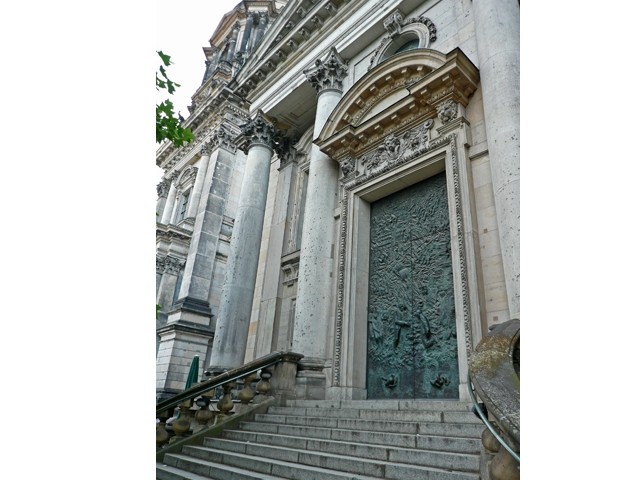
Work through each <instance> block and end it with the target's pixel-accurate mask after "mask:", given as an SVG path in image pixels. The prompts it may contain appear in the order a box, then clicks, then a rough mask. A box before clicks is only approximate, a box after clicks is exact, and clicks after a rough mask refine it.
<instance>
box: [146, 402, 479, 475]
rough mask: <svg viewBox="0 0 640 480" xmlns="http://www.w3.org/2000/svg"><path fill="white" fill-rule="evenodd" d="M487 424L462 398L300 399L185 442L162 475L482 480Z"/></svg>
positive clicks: (159, 466)
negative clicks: (212, 434) (194, 443)
mask: <svg viewBox="0 0 640 480" xmlns="http://www.w3.org/2000/svg"><path fill="white" fill-rule="evenodd" d="M483 429H484V425H483V424H482V423H481V422H480V420H478V418H477V417H476V416H475V415H474V414H473V413H472V412H471V411H470V408H469V406H468V405H467V404H465V403H461V402H457V401H426V400H422V401H419V400H417V401H410V400H358V401H329V400H296V401H292V402H289V403H288V406H286V407H275V406H272V407H269V410H268V413H266V414H258V415H256V417H255V420H254V421H252V422H243V423H241V424H240V428H239V429H237V430H226V431H225V432H224V434H223V436H222V437H221V438H207V439H205V441H204V445H203V446H185V447H184V448H183V450H182V453H181V454H166V455H165V457H164V463H158V464H157V465H156V478H157V479H159V480H205V479H217V480H245V479H246V480H249V479H251V480H255V479H262V480H281V479H296V480H345V479H353V480H356V479H357V480H373V479H377V480H380V479H402V480H410V479H425V480H467V479H468V480H471V479H473V480H478V479H479V478H480V474H479V468H480V465H479V463H480V449H481V447H482V445H481V441H480V436H481V433H482V430H483Z"/></svg>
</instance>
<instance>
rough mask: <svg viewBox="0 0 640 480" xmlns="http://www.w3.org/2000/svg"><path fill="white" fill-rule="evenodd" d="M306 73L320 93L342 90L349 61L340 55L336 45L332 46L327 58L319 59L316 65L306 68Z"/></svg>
mask: <svg viewBox="0 0 640 480" xmlns="http://www.w3.org/2000/svg"><path fill="white" fill-rule="evenodd" d="M304 74H305V75H306V76H307V80H309V82H310V83H311V85H313V87H314V88H315V89H316V91H317V92H318V93H320V92H322V91H324V90H339V91H340V92H342V80H343V79H344V77H346V76H347V62H346V61H344V60H343V59H342V57H340V55H339V54H338V51H337V50H336V48H335V47H331V50H330V51H329V55H328V56H327V58H325V59H324V60H320V59H317V60H316V64H315V66H313V67H311V68H309V69H308V70H304Z"/></svg>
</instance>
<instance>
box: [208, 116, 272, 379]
mask: <svg viewBox="0 0 640 480" xmlns="http://www.w3.org/2000/svg"><path fill="white" fill-rule="evenodd" d="M276 135H277V131H276V129H275V127H274V126H273V124H272V123H271V122H270V121H269V120H268V119H267V118H266V116H265V115H264V114H263V113H262V112H261V111H259V112H258V115H257V116H256V117H255V118H254V119H253V120H252V121H251V122H249V123H248V124H247V125H245V126H244V127H243V136H244V139H245V144H244V147H245V148H247V147H248V151H247V160H246V164H245V172H244V177H243V179H242V187H241V190H240V199H239V202H238V210H237V214H236V218H235V222H234V226H233V233H232V235H231V244H230V247H229V256H228V258H227V269H226V273H225V278H224V284H223V288H222V295H221V299H220V308H219V310H218V318H217V320H216V330H215V336H214V340H213V349H212V355H211V365H210V368H211V369H213V370H217V369H225V368H233V367H237V366H240V365H242V362H243V360H244V355H245V349H246V345H247V333H248V331H249V321H250V319H251V307H252V303H253V291H254V289H255V283H256V274H257V271H258V256H259V253H260V241H261V238H262V225H263V222H264V211H265V206H266V202H267V189H268V186H269V170H270V165H271V157H272V156H273V146H274V140H275V137H276Z"/></svg>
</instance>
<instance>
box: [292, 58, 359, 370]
mask: <svg viewBox="0 0 640 480" xmlns="http://www.w3.org/2000/svg"><path fill="white" fill-rule="evenodd" d="M305 74H306V75H307V79H308V80H309V82H311V84H312V85H313V86H314V87H315V88H316V90H317V92H318V103H317V107H316V118H315V125H314V129H313V136H314V138H317V136H318V135H319V133H320V131H321V130H322V127H324V124H325V122H326V121H327V119H328V118H329V115H330V114H331V112H332V111H333V109H334V108H335V106H336V105H337V103H338V102H339V101H340V97H341V96H342V80H343V79H344V77H345V76H346V75H347V66H346V63H345V62H344V61H343V60H342V59H341V58H340V56H339V55H338V53H337V51H336V50H335V48H333V47H332V48H331V51H330V53H329V55H328V57H327V58H326V59H325V60H324V61H322V60H320V59H318V60H316V64H315V66H314V67H313V68H311V69H309V70H307V71H305ZM337 193H338V163H337V162H335V161H334V160H332V159H331V158H329V157H328V156H327V155H325V154H324V153H322V152H321V151H320V149H319V148H318V146H317V145H313V146H312V148H311V156H310V163H309V183H308V186H307V199H306V203H305V219H304V224H303V227H302V241H301V247H300V269H299V272H298V297H297V300H296V314H295V325H294V329H293V347H292V350H293V351H295V352H299V353H301V354H303V355H304V356H305V358H304V359H303V362H309V361H313V359H316V360H324V359H326V357H327V354H326V343H327V331H328V326H329V322H330V321H331V320H332V319H333V317H334V312H333V301H332V298H333V294H332V293H333V289H334V282H335V276H333V275H332V272H333V263H334V262H333V258H332V257H333V255H332V244H333V241H334V223H335V220H334V216H333V213H334V210H335V208H336V200H337Z"/></svg>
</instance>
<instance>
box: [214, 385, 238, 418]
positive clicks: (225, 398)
mask: <svg viewBox="0 0 640 480" xmlns="http://www.w3.org/2000/svg"><path fill="white" fill-rule="evenodd" d="M233 383H234V382H227V383H225V384H224V385H222V390H223V391H224V394H223V395H222V397H221V398H220V400H218V403H217V405H216V407H218V410H219V411H220V414H221V415H223V416H228V415H229V414H230V412H231V410H233V399H232V398H231V391H232V390H233Z"/></svg>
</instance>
